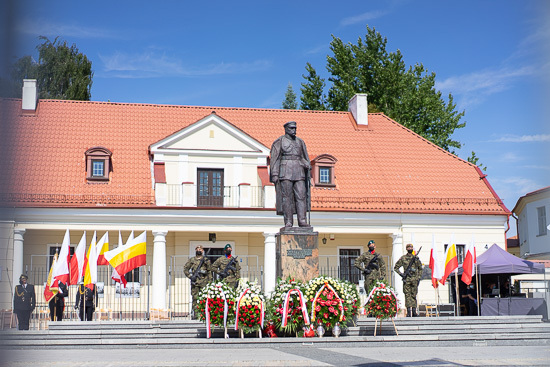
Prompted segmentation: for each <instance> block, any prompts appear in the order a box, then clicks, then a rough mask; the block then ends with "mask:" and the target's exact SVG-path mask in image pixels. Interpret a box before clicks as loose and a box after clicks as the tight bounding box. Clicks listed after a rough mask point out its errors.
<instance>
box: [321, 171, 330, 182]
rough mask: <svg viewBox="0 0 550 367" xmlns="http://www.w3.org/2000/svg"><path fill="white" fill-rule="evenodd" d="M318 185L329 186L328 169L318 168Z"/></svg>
mask: <svg viewBox="0 0 550 367" xmlns="http://www.w3.org/2000/svg"><path fill="white" fill-rule="evenodd" d="M319 183H323V184H329V183H330V168H329V167H319Z"/></svg>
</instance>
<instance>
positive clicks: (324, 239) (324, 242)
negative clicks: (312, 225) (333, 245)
mask: <svg viewBox="0 0 550 367" xmlns="http://www.w3.org/2000/svg"><path fill="white" fill-rule="evenodd" d="M321 241H323V245H326V244H327V236H326V235H323V239H322V240H321Z"/></svg>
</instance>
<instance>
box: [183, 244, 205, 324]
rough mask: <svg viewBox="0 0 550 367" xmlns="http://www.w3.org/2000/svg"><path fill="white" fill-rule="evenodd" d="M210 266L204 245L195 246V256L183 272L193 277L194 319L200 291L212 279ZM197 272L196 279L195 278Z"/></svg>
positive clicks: (186, 264)
mask: <svg viewBox="0 0 550 367" xmlns="http://www.w3.org/2000/svg"><path fill="white" fill-rule="evenodd" d="M199 266H200V268H199ZM210 266H211V264H210V260H208V259H207V258H206V257H205V256H204V249H203V248H202V246H200V245H199V246H197V247H195V257H192V258H190V259H189V260H188V261H187V263H185V266H184V267H183V272H184V273H185V276H187V277H188V278H189V279H191V295H192V296H193V303H192V308H191V310H192V313H193V319H195V318H196V315H195V310H196V306H197V298H198V297H199V292H200V291H201V289H202V288H203V287H204V286H205V285H207V284H208V283H209V282H211V281H212V273H211V272H210ZM197 269H198V271H197ZM195 274H196V279H194V280H193V278H194V276H195Z"/></svg>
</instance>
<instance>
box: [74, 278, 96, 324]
mask: <svg viewBox="0 0 550 367" xmlns="http://www.w3.org/2000/svg"><path fill="white" fill-rule="evenodd" d="M93 288H94V289H93V290H91V289H90V288H88V287H86V286H84V284H80V285H79V286H78V290H77V292H76V303H75V305H74V308H75V309H76V308H78V309H79V312H78V316H79V317H80V321H84V310H86V320H87V321H92V317H93V314H94V311H95V304H96V303H97V292H96V291H95V284H94V285H93ZM94 294H95V302H94Z"/></svg>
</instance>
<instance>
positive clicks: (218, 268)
mask: <svg viewBox="0 0 550 367" xmlns="http://www.w3.org/2000/svg"><path fill="white" fill-rule="evenodd" d="M224 250H225V256H222V257H219V258H218V259H217V260H216V261H214V264H212V267H211V268H210V269H211V270H212V271H213V272H214V273H216V274H218V275H219V276H220V278H221V279H223V280H225V282H226V283H227V284H229V286H230V287H233V288H235V289H237V286H238V285H239V279H240V278H241V265H239V261H237V259H235V261H233V264H232V265H231V266H230V267H228V264H229V263H230V262H231V259H232V256H231V250H232V248H231V245H230V244H227V245H225V247H224ZM226 270H227V274H224V271H226Z"/></svg>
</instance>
